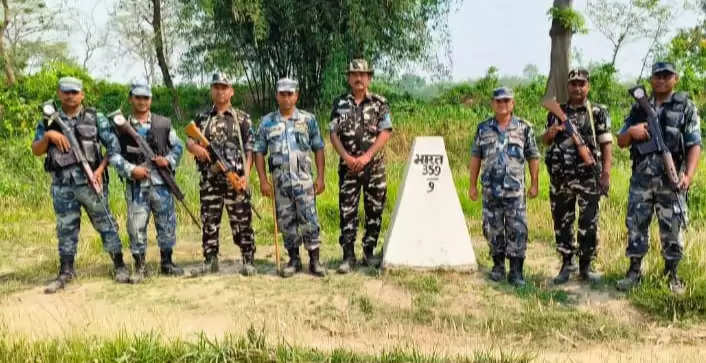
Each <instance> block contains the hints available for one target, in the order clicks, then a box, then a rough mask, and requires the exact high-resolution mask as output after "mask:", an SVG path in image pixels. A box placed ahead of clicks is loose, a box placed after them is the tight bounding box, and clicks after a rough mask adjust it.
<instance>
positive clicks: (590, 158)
mask: <svg viewBox="0 0 706 363" xmlns="http://www.w3.org/2000/svg"><path fill="white" fill-rule="evenodd" d="M568 88H569V101H568V103H566V104H563V105H561V106H560V109H559V110H554V112H557V113H559V114H560V116H557V115H555V114H554V113H551V112H550V113H549V114H548V116H547V128H546V130H547V131H546V132H545V133H544V135H542V141H543V142H544V144H545V145H547V146H549V148H548V149H547V155H546V158H545V160H546V163H547V170H548V171H549V180H550V182H551V185H550V189H549V199H550V201H551V207H552V218H553V219H554V235H555V238H556V249H557V251H558V252H559V254H561V256H562V265H561V270H560V271H559V274H558V275H557V276H556V277H555V278H554V283H555V284H564V283H566V282H567V281H569V277H570V274H571V266H572V259H573V256H574V255H575V254H576V253H577V252H578V257H579V277H580V278H581V279H582V280H584V281H593V282H595V281H598V279H600V275H599V274H597V273H594V272H593V271H592V268H591V261H592V260H593V259H594V257H595V255H596V247H597V239H598V212H599V209H598V208H599V201H600V197H601V194H607V192H608V188H609V185H610V168H611V160H612V159H611V143H612V142H613V137H612V136H611V133H610V115H609V114H608V110H607V109H606V108H605V107H603V106H597V107H594V106H591V103H590V102H589V101H588V98H587V97H588V91H589V90H590V88H591V85H590V83H589V74H588V71H587V70H585V69H582V68H579V69H573V70H571V71H570V72H569V81H568ZM564 116H565V119H566V121H564V122H562V120H561V119H560V118H559V117H562V118H564ZM565 122H571V126H572V127H571V128H570V130H573V131H575V132H576V133H577V135H571V133H570V132H569V131H567V130H566V124H565ZM572 136H574V137H575V138H576V139H575V140H580V141H579V144H576V143H575V142H574V138H573V137H572ZM599 146H600V148H599ZM585 147H587V148H588V151H589V152H590V154H588V153H583V154H582V153H580V152H579V148H585ZM582 152H583V151H582ZM581 155H583V158H587V160H584V159H583V158H582V156H581ZM577 201H578V209H579V221H578V237H577V239H578V248H577V247H576V243H575V240H574V219H575V218H576V203H577Z"/></svg>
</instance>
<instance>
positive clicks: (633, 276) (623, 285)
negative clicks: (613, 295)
mask: <svg viewBox="0 0 706 363" xmlns="http://www.w3.org/2000/svg"><path fill="white" fill-rule="evenodd" d="M640 265H642V257H631V258H630V268H629V269H628V272H627V274H625V278H624V279H622V280H619V281H618V283H617V286H616V287H617V288H618V290H620V291H628V290H630V289H631V288H632V287H633V286H635V285H637V283H638V282H640V280H641V279H642V272H640Z"/></svg>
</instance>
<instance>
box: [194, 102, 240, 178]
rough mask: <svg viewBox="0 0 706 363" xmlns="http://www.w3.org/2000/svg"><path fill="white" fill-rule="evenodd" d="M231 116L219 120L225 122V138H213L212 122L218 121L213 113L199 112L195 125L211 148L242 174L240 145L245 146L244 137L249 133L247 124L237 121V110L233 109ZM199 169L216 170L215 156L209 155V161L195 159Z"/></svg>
mask: <svg viewBox="0 0 706 363" xmlns="http://www.w3.org/2000/svg"><path fill="white" fill-rule="evenodd" d="M233 112H234V114H233V116H232V117H229V118H226V119H225V120H223V121H221V122H226V123H227V125H226V127H225V132H226V138H225V141H223V140H215V138H214V135H212V129H211V126H212V123H213V122H218V121H217V119H216V116H215V115H211V112H204V113H202V114H200V115H199V116H198V117H197V119H196V126H198V128H199V129H201V130H202V132H203V135H204V136H205V137H206V139H208V141H209V142H210V144H211V148H213V149H214V150H216V151H217V152H218V153H220V154H221V156H223V157H224V158H225V159H226V161H227V162H228V163H229V164H230V165H229V166H231V167H234V168H235V171H236V173H237V174H239V175H241V176H242V175H244V174H243V173H244V165H245V157H244V156H243V155H242V154H243V150H241V141H242V143H243V144H242V145H243V146H242V147H244V146H245V142H246V140H245V138H246V137H247V135H248V134H249V130H248V125H247V124H246V123H243V122H240V121H239V115H238V111H233ZM236 127H240V139H239V136H238V129H237V128H236ZM196 164H197V166H198V169H199V171H201V172H204V171H205V170H207V169H211V170H212V171H217V170H218V168H217V165H216V158H215V157H211V162H200V161H198V159H197V160H196Z"/></svg>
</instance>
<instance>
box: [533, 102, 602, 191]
mask: <svg viewBox="0 0 706 363" xmlns="http://www.w3.org/2000/svg"><path fill="white" fill-rule="evenodd" d="M542 106H544V108H546V109H547V110H548V111H549V112H551V113H553V114H554V115H555V116H556V117H557V118H559V120H560V121H561V123H562V124H563V125H564V131H565V132H566V133H567V135H569V137H570V138H571V140H573V142H574V145H576V151H577V152H578V154H579V157H580V158H581V160H583V162H584V164H586V166H587V167H589V168H590V169H591V174H592V175H593V178H594V179H595V180H596V185H597V186H598V189H599V192H600V194H601V195H608V191H607V190H605V188H603V186H601V173H600V171H599V169H598V164H597V163H596V159H594V158H593V154H592V153H591V150H590V149H589V148H588V145H586V142H585V141H584V140H583V137H581V134H580V133H579V132H578V131H577V130H576V128H575V127H574V124H572V123H571V121H569V119H568V117H567V116H566V113H564V110H562V109H561V106H560V105H559V103H558V102H557V101H556V99H548V100H545V101H544V102H543V103H542ZM588 112H593V110H588Z"/></svg>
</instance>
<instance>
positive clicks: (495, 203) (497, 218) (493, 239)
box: [483, 188, 527, 258]
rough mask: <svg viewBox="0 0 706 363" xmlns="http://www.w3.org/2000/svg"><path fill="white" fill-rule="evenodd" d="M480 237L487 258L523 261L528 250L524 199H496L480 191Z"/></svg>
mask: <svg viewBox="0 0 706 363" xmlns="http://www.w3.org/2000/svg"><path fill="white" fill-rule="evenodd" d="M483 235H484V236H485V238H486V239H487V240H488V245H489V246H490V255H491V256H497V255H503V256H506V257H512V258H524V257H525V251H526V250H527V205H526V202H525V196H524V195H522V196H519V197H496V196H494V195H493V192H492V189H490V188H483Z"/></svg>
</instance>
